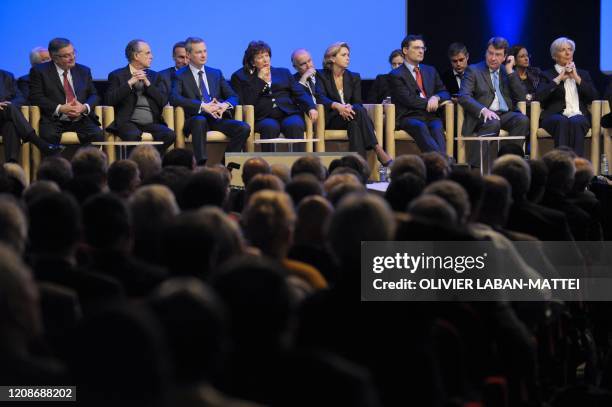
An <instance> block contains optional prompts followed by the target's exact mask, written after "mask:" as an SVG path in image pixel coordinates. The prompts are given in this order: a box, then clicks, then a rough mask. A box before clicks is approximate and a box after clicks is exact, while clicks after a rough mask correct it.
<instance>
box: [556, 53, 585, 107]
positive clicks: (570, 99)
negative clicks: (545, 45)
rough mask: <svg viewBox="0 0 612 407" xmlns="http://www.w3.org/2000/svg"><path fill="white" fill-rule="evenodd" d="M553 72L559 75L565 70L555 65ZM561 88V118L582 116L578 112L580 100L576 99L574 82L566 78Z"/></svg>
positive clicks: (576, 93) (576, 88)
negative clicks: (563, 107) (563, 93)
mask: <svg viewBox="0 0 612 407" xmlns="http://www.w3.org/2000/svg"><path fill="white" fill-rule="evenodd" d="M574 69H576V68H574ZM555 70H556V71H557V72H558V73H561V72H563V71H564V70H565V67H563V66H561V65H559V64H555ZM563 86H564V87H565V109H564V110H563V116H565V117H572V116H576V115H578V114H582V112H581V111H580V99H579V98H578V86H577V85H576V80H574V79H571V78H568V79H566V80H565V81H564V82H563Z"/></svg>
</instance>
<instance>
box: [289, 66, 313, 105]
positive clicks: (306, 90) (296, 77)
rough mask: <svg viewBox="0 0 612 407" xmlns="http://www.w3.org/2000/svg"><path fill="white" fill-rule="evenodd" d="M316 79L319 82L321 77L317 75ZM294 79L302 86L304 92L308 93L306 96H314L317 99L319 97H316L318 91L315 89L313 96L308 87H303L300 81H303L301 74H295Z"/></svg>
mask: <svg viewBox="0 0 612 407" xmlns="http://www.w3.org/2000/svg"><path fill="white" fill-rule="evenodd" d="M315 77H316V80H317V81H318V80H319V75H318V74H315ZM293 78H294V79H295V81H296V82H297V83H298V85H300V86H301V87H302V89H304V92H306V95H308V96H314V97H315V98H316V97H317V95H316V90H315V89H312V92H313V94H311V93H310V92H311V90H310V89H308V88H307V87H306V86H304V85H302V84H301V83H300V79H302V75H300V74H299V72H296V73H294V74H293ZM317 103H319V102H318V101H317Z"/></svg>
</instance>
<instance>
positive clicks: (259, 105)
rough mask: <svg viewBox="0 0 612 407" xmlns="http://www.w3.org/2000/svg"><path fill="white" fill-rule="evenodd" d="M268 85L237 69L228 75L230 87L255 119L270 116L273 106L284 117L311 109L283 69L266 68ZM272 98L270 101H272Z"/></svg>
mask: <svg viewBox="0 0 612 407" xmlns="http://www.w3.org/2000/svg"><path fill="white" fill-rule="evenodd" d="M270 70H271V74H272V86H271V88H270V87H268V84H267V83H266V82H265V81H264V80H262V79H260V78H259V77H258V76H257V75H256V74H255V73H249V72H247V71H245V70H244V69H239V70H238V71H236V72H234V74H233V75H232V86H233V88H234V89H235V90H236V92H238V94H239V95H240V101H241V102H242V104H245V105H254V106H255V120H261V119H265V118H266V117H268V116H269V115H270V113H271V112H272V109H273V105H274V103H276V105H277V106H278V108H279V109H280V110H282V111H283V112H284V113H285V114H287V115H292V114H297V113H300V112H304V113H307V112H308V111H309V110H310V109H315V108H316V107H315V104H314V102H313V100H312V97H311V96H310V95H309V94H307V93H306V91H305V90H304V87H303V86H302V85H300V84H299V83H298V82H297V81H296V80H295V78H294V77H293V76H292V75H291V73H290V72H289V70H288V69H286V68H270ZM272 99H274V102H273V101H272Z"/></svg>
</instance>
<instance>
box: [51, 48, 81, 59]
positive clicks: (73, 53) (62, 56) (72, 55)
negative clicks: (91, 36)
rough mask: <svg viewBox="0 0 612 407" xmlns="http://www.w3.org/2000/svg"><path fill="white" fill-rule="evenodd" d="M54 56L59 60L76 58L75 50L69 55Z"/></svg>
mask: <svg viewBox="0 0 612 407" xmlns="http://www.w3.org/2000/svg"><path fill="white" fill-rule="evenodd" d="M54 56H56V57H58V58H60V59H70V58H74V57H76V50H74V51H73V52H71V53H69V54H55V55H54Z"/></svg>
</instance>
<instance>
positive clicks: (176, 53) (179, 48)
mask: <svg viewBox="0 0 612 407" xmlns="http://www.w3.org/2000/svg"><path fill="white" fill-rule="evenodd" d="M172 59H173V60H174V67H175V68H176V69H180V68H182V67H184V66H187V65H188V64H189V55H187V50H186V49H185V41H179V42H177V43H176V44H174V46H173V47H172Z"/></svg>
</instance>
